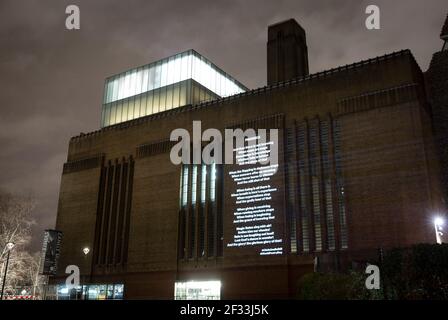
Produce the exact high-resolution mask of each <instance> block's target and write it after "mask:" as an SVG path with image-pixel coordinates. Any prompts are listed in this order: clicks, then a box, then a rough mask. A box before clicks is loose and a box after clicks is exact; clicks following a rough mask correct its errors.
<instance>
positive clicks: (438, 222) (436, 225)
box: [434, 217, 445, 244]
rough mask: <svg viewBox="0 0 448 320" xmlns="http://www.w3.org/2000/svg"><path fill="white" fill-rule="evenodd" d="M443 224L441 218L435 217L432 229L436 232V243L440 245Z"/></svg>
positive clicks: (443, 221)
mask: <svg viewBox="0 0 448 320" xmlns="http://www.w3.org/2000/svg"><path fill="white" fill-rule="evenodd" d="M444 224H445V220H443V218H441V217H436V218H435V219H434V229H435V231H436V242H437V243H438V244H441V243H442V242H443V241H442V237H443V225H444Z"/></svg>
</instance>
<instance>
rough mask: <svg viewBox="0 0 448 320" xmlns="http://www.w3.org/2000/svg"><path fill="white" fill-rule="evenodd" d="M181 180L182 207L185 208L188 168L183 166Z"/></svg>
mask: <svg viewBox="0 0 448 320" xmlns="http://www.w3.org/2000/svg"><path fill="white" fill-rule="evenodd" d="M183 171H184V173H183V178H182V206H186V205H187V203H188V166H183Z"/></svg>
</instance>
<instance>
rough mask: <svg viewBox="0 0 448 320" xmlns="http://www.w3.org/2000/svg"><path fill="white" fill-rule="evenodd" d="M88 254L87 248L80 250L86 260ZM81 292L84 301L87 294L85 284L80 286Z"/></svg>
mask: <svg viewBox="0 0 448 320" xmlns="http://www.w3.org/2000/svg"><path fill="white" fill-rule="evenodd" d="M89 252H90V248H89V247H84V248H83V249H82V253H84V258H85V259H86V260H87V255H88V254H89ZM84 282H86V283H87V280H86V279H85V280H84ZM84 286H85V290H84ZM81 292H82V294H83V295H84V300H85V299H86V296H87V293H88V286H87V284H86V285H82V284H81Z"/></svg>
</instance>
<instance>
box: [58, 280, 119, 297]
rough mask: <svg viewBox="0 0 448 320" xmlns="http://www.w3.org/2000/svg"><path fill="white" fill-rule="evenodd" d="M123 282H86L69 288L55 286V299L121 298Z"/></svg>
mask: <svg viewBox="0 0 448 320" xmlns="http://www.w3.org/2000/svg"><path fill="white" fill-rule="evenodd" d="M123 292H124V285H123V284H119V283H118V284H88V285H83V286H78V287H77V288H74V289H71V290H69V289H68V288H67V286H65V285H58V286H57V295H56V299H57V300H122V299H123Z"/></svg>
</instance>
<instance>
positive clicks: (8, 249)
mask: <svg viewBox="0 0 448 320" xmlns="http://www.w3.org/2000/svg"><path fill="white" fill-rule="evenodd" d="M5 248H6V251H7V252H8V256H7V257H6V266H5V274H4V275H3V283H2V293H1V296H0V300H3V292H4V290H5V283H6V274H7V272H8V264H9V254H10V253H11V250H12V249H13V248H14V242H8V243H7V244H6V245H5Z"/></svg>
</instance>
